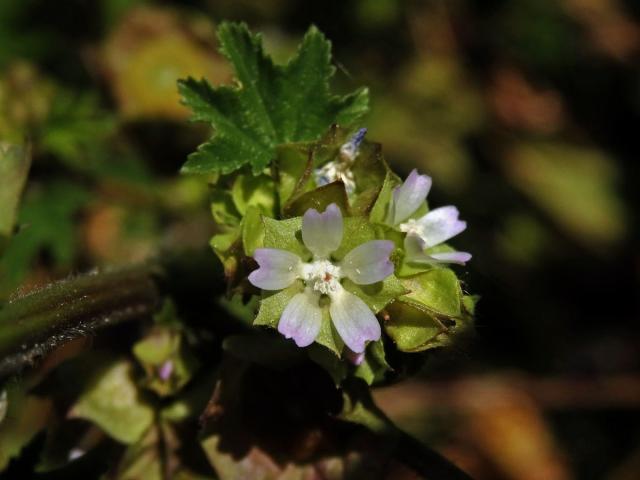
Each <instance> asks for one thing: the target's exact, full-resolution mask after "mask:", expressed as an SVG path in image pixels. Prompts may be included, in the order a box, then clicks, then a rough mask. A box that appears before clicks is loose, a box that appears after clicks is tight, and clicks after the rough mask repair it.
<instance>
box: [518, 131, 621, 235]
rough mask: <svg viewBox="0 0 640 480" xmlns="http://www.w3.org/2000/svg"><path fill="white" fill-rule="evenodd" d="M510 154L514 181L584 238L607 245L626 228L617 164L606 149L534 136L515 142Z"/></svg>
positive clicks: (570, 230)
mask: <svg viewBox="0 0 640 480" xmlns="http://www.w3.org/2000/svg"><path fill="white" fill-rule="evenodd" d="M505 160H506V162H505V167H506V170H507V174H508V175H509V177H510V178H511V181H512V182H513V183H514V184H515V185H516V186H517V187H518V188H520V189H521V190H522V191H523V192H524V193H525V194H527V195H528V196H529V197H530V198H531V199H532V200H533V201H535V202H536V203H537V204H538V205H539V206H540V207H541V208H542V209H543V210H545V211H546V212H547V213H548V214H549V215H550V216H551V217H552V218H553V219H554V220H555V221H556V222H557V223H558V224H559V225H560V226H561V227H562V228H564V229H565V230H566V231H567V232H568V233H569V234H571V235H573V236H574V238H575V239H576V240H577V241H578V242H579V243H582V244H584V245H587V246H591V247H603V246H606V245H610V244H612V243H615V242H617V241H619V240H620V239H621V238H622V236H623V235H624V234H625V230H626V225H625V223H626V212H625V209H624V206H623V204H622V200H621V197H620V194H619V193H618V192H617V191H616V180H617V178H616V177H617V171H616V167H615V165H614V163H613V161H612V159H611V158H609V157H608V156H607V155H606V154H604V153H603V152H601V151H599V150H597V149H589V148H583V147H577V146H574V145H569V144H563V143H551V142H530V143H520V144H518V145H515V146H514V148H513V149H512V150H511V152H510V154H509V155H507V158H506V159H505Z"/></svg>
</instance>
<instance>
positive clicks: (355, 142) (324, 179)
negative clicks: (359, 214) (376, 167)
mask: <svg viewBox="0 0 640 480" xmlns="http://www.w3.org/2000/svg"><path fill="white" fill-rule="evenodd" d="M366 133H367V129H366V128H361V129H360V130H358V131H357V132H356V133H355V135H353V136H352V137H351V138H350V139H349V141H348V142H346V143H345V144H344V145H342V146H341V147H340V157H339V159H338V160H332V161H331V162H328V163H326V164H324V165H323V166H322V167H320V168H318V169H316V170H315V171H314V176H315V180H316V184H317V185H318V186H320V187H321V186H323V185H327V184H329V183H333V182H337V181H339V180H340V181H342V183H344V188H345V190H346V191H347V194H348V195H351V194H353V193H354V192H355V191H356V181H355V177H354V176H353V172H352V171H351V166H352V165H353V161H354V160H355V159H356V157H357V156H358V149H359V148H360V144H361V143H362V140H364V136H365V135H366Z"/></svg>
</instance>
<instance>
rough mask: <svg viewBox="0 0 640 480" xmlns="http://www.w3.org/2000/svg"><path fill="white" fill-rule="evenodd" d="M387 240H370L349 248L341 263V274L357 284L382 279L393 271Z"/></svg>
mask: <svg viewBox="0 0 640 480" xmlns="http://www.w3.org/2000/svg"><path fill="white" fill-rule="evenodd" d="M393 247H394V245H393V242H391V241H389V240H371V241H370V242H366V243H363V244H362V245H359V246H357V247H356V248H354V249H353V250H351V251H350V252H349V253H347V255H346V256H345V257H344V259H343V260H342V263H341V265H340V266H341V268H342V273H343V275H345V276H347V277H349V278H350V279H351V280H353V281H354V282H355V283H357V284H359V285H369V284H371V283H376V282H379V281H381V280H384V279H385V278H387V277H388V276H389V275H391V274H392V273H393V263H391V261H390V260H389V255H391V252H392V251H393Z"/></svg>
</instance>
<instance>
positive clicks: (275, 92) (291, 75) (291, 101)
mask: <svg viewBox="0 0 640 480" xmlns="http://www.w3.org/2000/svg"><path fill="white" fill-rule="evenodd" d="M218 37H219V40H220V45H221V51H222V53H223V54H224V55H225V56H226V57H227V58H228V59H229V60H230V61H231V63H232V64H233V67H234V69H235V72H236V77H237V82H238V83H237V85H236V86H235V87H226V86H223V87H218V88H213V87H211V86H210V85H209V84H208V83H207V81H206V80H201V81H197V80H195V79H193V78H189V79H186V80H181V81H180V82H179V88H180V93H181V95H182V98H183V101H184V103H185V104H186V105H187V106H189V107H190V108H191V109H192V110H193V113H194V117H193V118H194V120H197V121H202V122H207V123H210V124H211V125H212V127H213V128H214V129H215V133H214V136H213V137H212V138H211V140H210V141H208V142H206V143H204V144H202V145H201V146H200V147H199V148H198V151H197V152H195V153H192V154H191V155H190V156H189V160H188V161H187V163H186V164H185V165H184V167H183V171H184V172H189V173H211V172H222V173H229V172H232V171H234V170H237V169H238V168H240V167H241V166H242V165H245V164H249V165H251V168H252V170H253V173H254V174H258V173H260V172H261V171H262V170H263V169H264V168H265V167H266V166H267V165H268V164H269V163H270V162H271V161H272V160H273V159H274V157H275V155H276V151H275V148H276V146H277V145H279V144H283V143H289V142H296V141H305V140H315V139H316V138H318V137H319V136H320V135H322V134H323V133H324V131H325V130H326V129H327V128H328V127H329V126H330V125H331V124H333V123H340V124H349V123H352V122H354V121H355V120H357V119H358V118H360V117H361V116H362V115H363V114H364V113H366V111H367V105H368V92H367V90H366V89H360V90H358V91H356V92H354V93H352V94H350V95H346V96H343V97H337V96H333V95H331V94H330V93H329V79H330V78H331V76H332V75H333V73H334V68H333V67H332V66H331V63H330V62H331V53H330V43H329V42H328V41H327V40H326V38H325V37H324V35H322V34H321V33H320V32H319V31H318V30H317V29H316V28H315V27H311V28H310V29H309V31H308V32H307V34H306V35H305V37H304V39H303V41H302V44H301V46H300V49H299V50H298V52H297V54H296V55H295V56H294V57H293V58H292V59H291V60H290V61H289V62H288V63H287V64H286V65H285V66H276V65H274V63H273V61H272V60H271V58H270V57H268V56H267V55H266V54H265V52H264V50H263V47H262V38H261V36H260V35H253V34H251V33H250V32H249V30H248V28H247V27H246V25H244V24H233V23H223V24H221V25H220V26H219V27H218Z"/></svg>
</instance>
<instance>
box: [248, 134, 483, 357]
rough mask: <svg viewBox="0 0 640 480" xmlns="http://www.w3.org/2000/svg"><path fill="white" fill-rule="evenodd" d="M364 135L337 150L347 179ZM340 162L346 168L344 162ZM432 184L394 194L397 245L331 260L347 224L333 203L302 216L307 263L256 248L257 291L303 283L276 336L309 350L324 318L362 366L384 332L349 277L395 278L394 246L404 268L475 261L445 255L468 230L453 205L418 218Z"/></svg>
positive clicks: (363, 247) (389, 215)
mask: <svg viewBox="0 0 640 480" xmlns="http://www.w3.org/2000/svg"><path fill="white" fill-rule="evenodd" d="M365 132H366V130H364V129H362V130H360V131H359V132H358V133H357V134H356V135H355V136H353V137H352V138H351V140H350V141H349V142H347V143H345V144H344V145H343V146H342V148H341V149H340V156H341V157H345V156H346V157H348V158H346V163H344V165H346V167H347V168H346V169H345V170H344V172H342V173H344V174H345V175H347V174H349V175H351V172H350V171H349V169H348V166H349V163H348V161H352V160H353V159H354V158H355V156H356V155H357V151H358V146H359V144H360V142H361V141H362V138H363V137H364V133H365ZM341 161H342V162H345V159H344V158H343V159H342V160H341ZM334 166H335V165H334ZM331 168H333V166H331V165H330V168H329V169H331ZM325 170H326V169H325ZM326 171H328V170H326ZM326 171H325V173H326ZM349 178H351V177H349ZM431 183H432V181H431V178H430V177H428V176H426V175H419V174H418V172H417V171H416V170H413V171H412V172H411V174H410V175H409V176H408V178H407V179H406V180H405V182H404V183H403V184H402V185H399V186H397V187H395V188H394V190H393V192H392V195H391V199H390V200H389V202H388V205H387V206H386V217H385V219H384V223H385V224H386V225H387V226H389V227H391V228H392V229H393V230H395V231H398V232H402V233H404V234H405V235H404V236H403V238H404V240H403V241H402V242H401V244H399V245H396V243H394V241H392V240H391V239H386V238H380V239H376V240H369V241H366V242H363V243H361V244H360V245H358V246H356V247H355V248H353V249H352V250H351V251H350V252H348V253H347V254H346V255H345V256H344V257H343V258H342V259H341V260H337V259H336V258H334V256H332V254H333V253H334V252H336V250H338V249H339V247H340V245H341V244H342V242H343V236H344V228H343V226H344V221H343V216H342V212H341V210H340V208H339V207H338V206H337V205H336V204H335V203H332V204H330V205H329V206H328V207H327V208H326V210H325V211H324V212H322V213H320V212H318V211H317V210H315V209H308V210H307V211H306V212H305V213H304V216H303V217H302V226H301V232H300V233H301V239H302V243H303V244H304V247H305V249H306V250H307V251H308V253H309V258H310V259H309V261H305V260H304V259H303V258H301V256H300V255H299V254H297V253H293V252H291V251H288V250H283V249H279V248H257V249H256V250H255V252H254V253H253V257H254V259H255V260H256V262H257V263H258V266H259V268H258V269H257V270H254V271H253V272H251V274H250V275H249V281H250V282H251V283H252V284H253V285H254V286H256V287H258V288H260V289H262V290H265V291H279V290H283V289H286V288H289V287H291V286H292V285H294V284H296V282H297V283H298V284H299V285H300V290H299V292H298V293H296V294H295V295H293V297H292V298H291V299H290V300H289V301H288V303H287V304H286V307H285V308H284V310H283V311H282V313H281V315H280V318H279V321H278V324H277V328H278V331H279V332H280V333H281V334H283V335H284V336H285V337H286V338H291V339H293V340H294V341H295V343H296V345H298V346H299V347H306V346H308V345H311V344H312V343H313V342H314V341H315V340H316V339H317V337H318V335H319V332H320V330H321V327H322V322H323V318H325V312H327V313H328V317H329V318H330V321H331V323H332V325H333V327H334V328H335V330H336V331H337V333H338V334H339V336H340V338H341V339H342V340H343V341H344V344H345V345H346V347H348V349H347V350H346V354H347V358H350V359H351V361H352V362H353V363H356V364H359V363H360V362H362V359H363V352H364V351H365V348H366V346H367V343H368V342H371V341H377V340H379V339H380V337H381V328H380V324H379V322H378V320H377V318H376V313H377V312H376V311H373V310H372V308H370V306H368V305H367V303H366V302H365V301H364V300H363V299H362V298H360V297H359V296H358V295H357V294H355V293H352V292H350V291H348V290H347V289H346V288H345V287H344V286H343V281H344V280H345V279H348V280H350V281H351V282H353V283H354V284H356V285H372V284H376V283H378V282H382V281H383V280H385V279H386V278H387V277H389V276H391V275H393V274H394V270H395V267H394V264H393V262H392V261H391V259H390V256H391V254H392V252H393V251H394V250H395V249H396V247H398V248H403V249H404V259H405V262H409V263H415V264H419V265H420V264H422V265H425V268H426V269H429V268H432V266H433V265H434V264H442V263H458V264H464V263H465V262H467V261H468V260H469V259H470V258H471V255H470V254H469V253H467V252H458V251H442V248H441V247H442V246H443V245H442V244H443V243H444V242H446V241H447V240H449V239H450V238H452V237H453V236H455V235H457V234H459V233H460V232H462V231H463V230H464V229H465V228H466V223H465V222H463V221H461V220H459V213H458V210H457V209H456V208H455V207H453V206H446V207H441V208H437V209H434V210H431V211H429V212H428V213H426V214H424V215H421V216H420V215H419V212H420V211H423V210H424V209H426V203H425V202H426V197H427V195H428V193H429V190H430V188H431ZM380 231H382V230H380ZM381 235H382V234H381ZM435 247H440V248H435Z"/></svg>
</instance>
